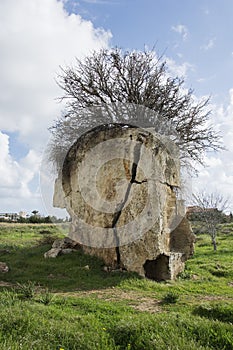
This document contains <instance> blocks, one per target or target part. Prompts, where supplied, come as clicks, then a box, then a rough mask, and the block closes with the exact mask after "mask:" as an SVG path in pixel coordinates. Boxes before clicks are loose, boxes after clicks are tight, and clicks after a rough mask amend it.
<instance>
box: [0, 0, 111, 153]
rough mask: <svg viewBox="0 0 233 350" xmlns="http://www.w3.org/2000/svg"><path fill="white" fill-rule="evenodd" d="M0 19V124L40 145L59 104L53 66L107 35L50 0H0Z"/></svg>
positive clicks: (80, 53)
mask: <svg viewBox="0 0 233 350" xmlns="http://www.w3.org/2000/svg"><path fill="white" fill-rule="evenodd" d="M0 22H1V33H0V49H1V57H0V75H1V80H0V90H1V91H2V92H3V93H1V96H0V129H2V130H5V131H19V133H20V135H21V139H24V140H25V142H29V144H30V146H31V147H40V146H41V145H43V144H44V142H45V139H46V138H47V137H48V134H47V133H46V130H47V127H48V126H49V125H50V124H51V123H52V121H53V120H54V119H55V118H56V117H57V116H58V115H59V113H60V109H61V106H60V105H59V104H57V103H56V101H55V98H56V97H58V96H59V95H60V94H61V91H60V89H59V88H58V87H57V86H56V83H55V77H56V74H57V72H59V65H63V66H64V65H66V64H71V63H72V62H74V58H75V56H76V57H82V56H83V55H85V54H87V53H88V52H90V51H91V50H93V49H99V48H100V47H106V46H107V45H108V41H109V39H110V37H111V34H110V33H109V32H107V31H104V30H102V29H95V28H94V27H93V25H92V23H91V22H89V21H86V20H83V19H82V18H81V17H80V16H79V15H75V14H71V15H68V14H67V12H66V11H65V10H64V8H63V2H62V1H56V0H30V1H28V0H1V2H0Z"/></svg>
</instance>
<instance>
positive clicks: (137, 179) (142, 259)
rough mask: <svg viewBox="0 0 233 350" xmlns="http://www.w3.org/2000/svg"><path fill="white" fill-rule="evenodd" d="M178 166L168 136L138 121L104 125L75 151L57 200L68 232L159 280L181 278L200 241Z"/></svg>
mask: <svg viewBox="0 0 233 350" xmlns="http://www.w3.org/2000/svg"><path fill="white" fill-rule="evenodd" d="M179 169H180V164H179V159H178V152H177V149H176V148H175V146H174V144H173V143H171V142H170V141H169V140H168V139H166V138H161V136H158V135H156V134H152V133H151V132H149V131H147V130H142V129H139V128H135V127H122V125H114V124H112V125H111V126H101V127H98V128H95V129H93V130H92V131H90V132H88V133H86V134H85V135H83V136H82V137H81V138H80V139H78V140H77V142H76V143H75V144H74V145H73V146H72V147H71V149H70V151H69V152H68V154H67V156H66V158H65V161H64V165H63V169H62V174H61V176H60V178H59V179H58V180H57V181H56V184H55V195H54V205H55V206H60V207H64V206H65V207H66V209H67V211H68V212H69V214H70V215H71V218H72V223H71V228H70V233H69V237H70V238H71V239H72V240H74V241H77V242H79V244H81V245H82V248H83V250H84V251H85V252H86V253H89V254H94V255H97V256H99V257H101V258H103V259H104V261H105V263H106V265H109V266H115V267H124V268H125V269H127V270H130V271H136V272H138V273H139V274H140V275H142V276H147V277H149V278H152V279H155V280H165V279H174V278H175V277H176V275H177V274H178V273H179V272H181V271H182V270H183V268H184V262H185V260H187V259H188V257H189V256H190V255H191V254H192V253H193V243H194V235H193V234H192V231H191V228H190V225H189V223H188V221H187V220H186V219H183V213H184V210H183V209H184V208H183V204H182V202H181V201H179V200H178V199H177V195H176V193H177V189H178V188H179V186H180V173H179ZM61 185H62V188H61ZM59 203H60V205H59Z"/></svg>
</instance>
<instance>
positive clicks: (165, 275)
mask: <svg viewBox="0 0 233 350" xmlns="http://www.w3.org/2000/svg"><path fill="white" fill-rule="evenodd" d="M143 268H144V271H145V276H146V277H147V278H149V279H151V280H154V281H157V282H161V281H166V280H168V279H170V270H169V257H168V256H167V255H164V254H160V255H159V256H158V257H157V258H156V259H154V260H146V262H145V264H144V265H143Z"/></svg>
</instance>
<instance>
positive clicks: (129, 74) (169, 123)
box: [50, 48, 221, 164]
mask: <svg viewBox="0 0 233 350" xmlns="http://www.w3.org/2000/svg"><path fill="white" fill-rule="evenodd" d="M58 84H59V86H60V87H61V88H62V90H63V93H64V94H63V96H62V97H61V98H60V100H62V101H65V103H66V105H65V111H64V115H63V116H62V117H61V118H60V119H58V120H57V121H56V122H55V124H54V125H53V126H52V127H51V128H50V131H51V132H52V134H53V138H52V142H51V145H50V160H52V161H53V162H54V163H55V164H56V163H59V162H60V161H61V158H62V154H64V152H66V151H67V150H68V148H69V146H70V145H71V144H72V142H73V140H74V139H75V138H77V137H78V136H79V135H81V134H82V133H83V132H84V131H85V130H89V129H90V128H91V127H94V126H96V125H97V124H96V123H99V125H100V124H101V123H102V124H103V123H106V122H107V123H112V122H116V123H117V122H122V121H125V122H126V123H129V124H134V125H137V123H138V121H139V120H138V118H137V117H138V115H140V116H139V119H140V122H141V119H143V126H145V127H153V128H154V129H155V131H157V132H160V133H162V134H165V135H166V134H167V135H169V134H171V133H173V132H172V131H171V130H173V131H175V133H176V136H175V142H176V143H177V145H178V146H179V147H180V149H181V150H182V151H183V154H182V156H183V157H185V158H188V159H191V160H194V161H196V162H199V163H202V159H203V154H204V153H205V151H207V150H219V149H220V148H221V142H220V137H219V135H218V133H217V132H216V131H215V130H214V127H213V126H212V125H211V123H210V111H209V110H207V107H208V102H209V98H205V99H203V100H201V101H196V99H195V98H194V95H193V91H192V90H191V89H190V90H188V91H187V90H186V89H185V88H184V80H183V79H182V78H179V77H175V78H174V77H171V76H170V75H169V74H168V72H167V65H166V62H165V61H163V60H162V58H157V57H156V54H155V52H154V51H142V52H140V51H132V52H122V51H121V50H120V49H117V48H116V49H110V50H101V51H98V52H94V53H93V54H91V55H90V56H87V57H86V58H85V59H84V60H80V59H76V65H75V66H74V67H66V68H62V69H61V74H60V75H59V76H58ZM129 105H132V106H134V108H135V106H136V107H137V106H138V108H139V107H140V108H141V109H140V108H139V109H138V110H136V113H135V110H134V109H131V110H130V112H129V110H128V109H127V108H128V107H127V106H129ZM119 106H120V107H119ZM122 106H124V108H123V107H122ZM98 107H99V109H98ZM142 107H143V108H144V109H142ZM88 108H95V113H88V112H84V111H86V110H87V109H88ZM103 109H104V118H102V117H103ZM100 110H101V113H102V114H101V113H100V114H99V115H98V113H96V111H100ZM119 110H120V113H119ZM142 110H143V117H142V113H141V111H142ZM145 111H146V112H145ZM161 125H163V128H162V129H161Z"/></svg>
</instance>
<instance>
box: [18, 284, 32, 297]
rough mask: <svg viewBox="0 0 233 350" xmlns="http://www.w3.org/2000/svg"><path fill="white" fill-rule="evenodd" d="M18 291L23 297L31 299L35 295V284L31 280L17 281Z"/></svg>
mask: <svg viewBox="0 0 233 350" xmlns="http://www.w3.org/2000/svg"><path fill="white" fill-rule="evenodd" d="M17 289H18V292H19V293H20V294H21V296H22V297H23V298H25V299H32V298H33V297H34V296H35V292H36V284H35V282H33V281H28V282H27V283H17Z"/></svg>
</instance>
